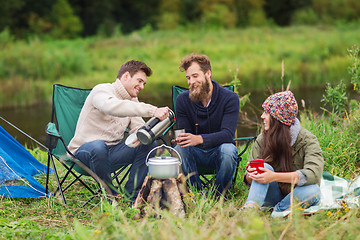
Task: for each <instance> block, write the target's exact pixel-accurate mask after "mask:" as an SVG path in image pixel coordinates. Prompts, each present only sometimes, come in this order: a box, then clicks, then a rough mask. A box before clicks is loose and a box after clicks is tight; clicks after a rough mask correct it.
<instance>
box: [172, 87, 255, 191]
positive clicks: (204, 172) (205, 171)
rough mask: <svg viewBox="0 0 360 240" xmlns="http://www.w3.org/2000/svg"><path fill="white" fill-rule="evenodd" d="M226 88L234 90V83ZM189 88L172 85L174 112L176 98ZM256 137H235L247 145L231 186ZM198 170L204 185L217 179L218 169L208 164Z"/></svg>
mask: <svg viewBox="0 0 360 240" xmlns="http://www.w3.org/2000/svg"><path fill="white" fill-rule="evenodd" d="M224 88H226V89H228V90H230V91H234V86H233V85H228V86H224ZM186 90H188V89H187V88H183V87H179V86H176V85H173V86H172V104H173V109H174V112H175V113H176V98H177V97H178V96H179V94H180V93H182V92H184V91H186ZM255 139H256V136H255V137H241V138H234V141H235V142H246V145H245V147H244V148H243V150H242V151H240V152H239V154H238V157H237V167H236V170H235V174H234V177H233V182H232V184H231V188H233V187H234V186H235V184H234V183H235V182H236V177H237V173H238V170H239V162H240V161H241V160H242V158H241V156H242V155H243V154H244V153H245V152H246V150H247V149H248V147H249V145H250V143H251V142H252V141H253V140H255ZM197 170H198V174H199V176H200V180H201V181H202V183H203V185H205V187H209V186H210V183H213V182H214V181H215V176H216V169H213V168H210V167H208V166H201V165H198V166H197ZM208 176H211V177H210V178H208Z"/></svg>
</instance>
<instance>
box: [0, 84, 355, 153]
mask: <svg viewBox="0 0 360 240" xmlns="http://www.w3.org/2000/svg"><path fill="white" fill-rule="evenodd" d="M169 89H170V87H169ZM293 92H294V94H295V98H296V100H297V102H298V104H299V110H300V111H302V110H303V109H304V108H303V107H302V104H301V99H303V100H304V101H305V103H306V108H307V109H310V110H312V111H315V112H322V110H321V109H320V107H322V106H323V105H322V103H321V102H320V101H321V99H322V96H323V94H324V90H323V89H321V88H311V89H309V88H306V89H298V90H294V91H293ZM243 94H244V93H240V95H243ZM269 95H270V92H264V91H261V92H251V96H250V100H251V104H248V105H247V106H246V107H245V109H244V111H246V113H247V117H248V118H249V119H251V120H252V121H259V116H260V115H261V112H262V109H261V104H262V103H263V101H264V100H265V99H266V97H268V96H269ZM350 98H355V93H354V92H353V93H352V94H351V96H350ZM139 99H140V101H144V102H147V103H150V104H153V105H156V106H165V105H167V106H170V107H171V108H172V103H171V93H170V94H168V95H161V97H154V96H141V93H140V95H139ZM0 116H1V117H3V118H5V119H6V120H8V121H9V122H11V123H12V124H13V125H15V126H16V127H18V128H20V129H21V130H23V131H24V132H26V133H27V134H28V135H30V136H32V137H33V138H34V139H36V140H38V141H39V142H41V143H42V144H44V143H45V138H46V135H45V127H46V124H47V123H48V122H49V121H50V117H51V106H50V105H46V104H44V105H42V106H33V107H19V108H15V109H0ZM0 125H1V126H2V127H3V128H4V129H5V130H6V131H8V132H9V133H10V134H11V135H12V136H13V137H15V138H16V139H17V140H18V141H19V142H20V143H21V144H23V145H24V144H26V145H27V146H28V147H34V146H35V147H36V146H37V144H36V143H35V142H34V141H32V140H31V139H29V138H28V137H26V136H25V135H23V134H22V133H20V132H19V131H17V130H16V129H14V128H13V127H11V126H10V125H9V124H7V123H6V122H4V121H3V120H1V119H0ZM256 132H257V128H256V127H249V126H243V125H241V124H239V125H238V129H237V134H238V135H237V136H238V137H245V136H255V135H256Z"/></svg>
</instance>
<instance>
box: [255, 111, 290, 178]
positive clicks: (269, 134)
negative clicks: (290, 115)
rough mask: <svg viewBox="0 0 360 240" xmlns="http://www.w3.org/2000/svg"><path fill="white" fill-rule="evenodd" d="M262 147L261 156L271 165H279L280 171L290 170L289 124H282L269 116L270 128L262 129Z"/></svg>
mask: <svg viewBox="0 0 360 240" xmlns="http://www.w3.org/2000/svg"><path fill="white" fill-rule="evenodd" d="M263 136H264V148H263V149H262V152H261V156H262V158H263V159H264V160H265V162H268V163H271V165H272V166H279V167H280V169H281V172H290V171H292V169H291V155H292V152H291V134H290V126H287V125H285V124H282V123H281V122H280V121H278V120H276V119H275V118H273V117H272V116H270V128H269V129H268V130H267V131H265V130H264V131H263Z"/></svg>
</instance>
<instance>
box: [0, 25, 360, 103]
mask: <svg viewBox="0 0 360 240" xmlns="http://www.w3.org/2000/svg"><path fill="white" fill-rule="evenodd" d="M358 32H359V27H354V26H351V27H301V26H298V27H289V28H275V27H273V28H270V27H264V28H247V29H232V30H204V29H199V30H198V31H195V30H191V31H187V30H181V29H178V30H167V31H155V32H149V31H146V29H145V30H141V31H138V32H134V33H132V34H130V35H126V36H120V37H114V38H107V39H103V38H87V39H77V40H58V41H48V42H47V41H40V40H37V39H34V40H30V41H29V42H25V41H18V42H8V43H7V44H6V48H4V49H2V51H1V52H0V82H1V84H2V85H3V86H4V85H5V86H7V87H6V88H5V89H3V88H1V90H0V96H2V95H4V94H6V95H7V96H6V97H2V98H0V106H5V105H19V104H22V105H23V104H32V103H34V102H39V101H49V99H51V85H52V84H53V83H61V84H65V85H70V86H75V87H83V88H91V87H93V86H94V85H96V84H98V83H102V82H112V81H114V79H115V77H116V74H117V71H118V69H119V67H120V66H121V64H123V63H124V62H125V61H127V60H130V59H137V60H141V61H144V62H146V63H147V64H148V65H149V66H150V67H151V68H152V69H153V70H154V74H153V76H152V77H150V78H149V83H148V85H147V87H146V88H145V90H144V95H148V96H149V97H151V96H156V95H158V96H160V95H162V94H167V93H168V92H169V86H170V85H172V84H178V85H183V86H184V85H186V81H185V77H184V74H183V73H181V72H180V71H179V69H178V65H179V62H180V60H181V58H182V57H183V56H185V55H187V54H190V53H192V52H197V53H203V54H207V55H208V56H209V57H210V59H211V61H212V73H213V74H212V76H213V79H215V80H218V81H219V82H221V83H227V82H230V81H231V79H233V72H234V71H235V69H239V71H238V76H237V77H238V78H239V79H240V80H241V82H242V89H245V90H243V91H244V92H248V91H251V90H252V89H257V90H259V89H266V88H267V87H268V86H272V87H275V88H276V87H279V79H280V77H281V63H282V60H284V62H285V72H286V75H285V76H284V81H286V82H287V81H289V80H291V81H292V87H293V88H297V87H299V86H319V85H322V86H324V85H325V83H327V82H337V81H338V80H339V79H345V80H346V79H349V76H348V73H347V72H346V67H347V66H348V65H349V59H348V57H347V49H349V48H350V47H351V46H352V45H354V44H356V43H358V41H359V35H358ZM24 86H25V87H26V91H29V94H25V93H24V92H22V90H21V89H22V88H24ZM49 89H50V90H49ZM155 89H156V90H155ZM24 94H25V95H28V96H26V97H23V96H22V95H24Z"/></svg>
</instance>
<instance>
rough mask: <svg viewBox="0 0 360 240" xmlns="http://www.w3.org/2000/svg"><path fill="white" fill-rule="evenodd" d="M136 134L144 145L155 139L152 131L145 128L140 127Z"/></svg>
mask: <svg viewBox="0 0 360 240" xmlns="http://www.w3.org/2000/svg"><path fill="white" fill-rule="evenodd" d="M136 136H137V138H138V140H139V141H140V142H141V143H142V144H144V145H149V144H151V143H152V141H153V140H152V137H151V135H150V133H149V132H148V131H146V130H145V129H139V130H138V131H137V133H136Z"/></svg>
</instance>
